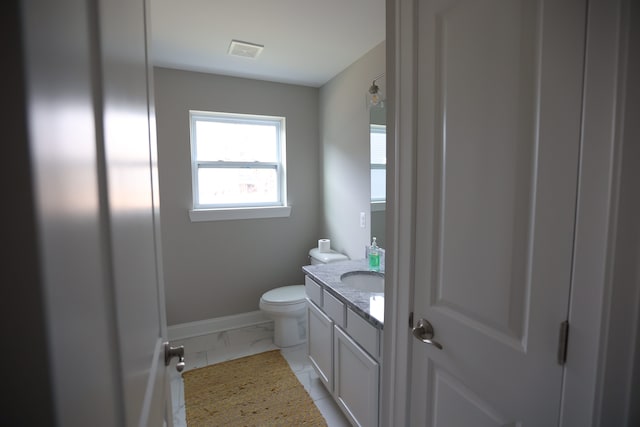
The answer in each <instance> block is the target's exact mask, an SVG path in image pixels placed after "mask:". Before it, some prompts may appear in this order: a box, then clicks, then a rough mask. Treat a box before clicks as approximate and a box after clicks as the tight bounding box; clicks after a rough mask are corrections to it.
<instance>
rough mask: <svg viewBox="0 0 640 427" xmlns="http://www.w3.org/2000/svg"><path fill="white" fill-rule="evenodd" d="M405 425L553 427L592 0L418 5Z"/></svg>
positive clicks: (489, 0) (494, 0)
mask: <svg viewBox="0 0 640 427" xmlns="http://www.w3.org/2000/svg"><path fill="white" fill-rule="evenodd" d="M417 7H418V17H417V22H418V51H417V52H418V53H417V61H418V69H417V73H418V78H417V88H418V91H417V93H418V107H417V118H418V120H417V122H418V129H417V164H418V165H419V167H418V170H417V186H416V190H417V191H416V239H417V241H416V251H415V255H416V260H415V283H414V296H415V298H414V318H415V319H416V321H417V320H418V319H420V318H424V319H426V320H428V321H429V322H430V323H431V324H432V325H433V328H434V331H435V337H434V339H435V340H437V341H438V342H440V343H441V344H442V346H443V350H438V349H437V348H436V347H435V346H431V345H428V344H425V343H423V342H420V341H418V340H413V350H412V351H413V357H412V360H413V365H412V371H413V374H412V378H413V381H412V401H411V418H412V423H411V425H428V426H447V427H456V426H466V425H474V426H475V425H488V426H491V425H523V426H527V425H531V426H538V425H554V424H555V423H557V419H558V416H559V407H560V406H559V404H560V391H561V381H562V366H560V365H559V364H558V362H557V345H558V330H559V326H560V323H561V322H562V321H563V320H564V319H566V317H567V306H568V295H569V290H570V278H571V258H572V248H573V228H574V215H575V203H576V187H577V170H578V156H579V142H580V140H579V137H580V106H581V85H582V66H583V64H582V60H583V52H584V22H585V21H584V19H585V2H584V1H582V0H576V1H567V2H545V1H537V2H536V1H520V0H484V1H473V0H466V1H465V0H463V1H447V0H445V1H424V2H418V6H417Z"/></svg>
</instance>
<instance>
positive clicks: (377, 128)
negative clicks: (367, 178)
mask: <svg viewBox="0 0 640 427" xmlns="http://www.w3.org/2000/svg"><path fill="white" fill-rule="evenodd" d="M372 133H383V134H385V135H386V134H387V126H386V125H378V124H370V125H369V134H372ZM370 169H376V170H384V172H385V176H386V173H387V164H386V163H371V164H370ZM386 194H387V189H386V187H385V197H384V198H383V199H380V198H375V199H374V198H373V196H371V205H372V210H374V211H377V210H384V209H385V205H386V202H387V197H386Z"/></svg>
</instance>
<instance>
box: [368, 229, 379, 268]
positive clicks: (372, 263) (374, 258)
mask: <svg viewBox="0 0 640 427" xmlns="http://www.w3.org/2000/svg"><path fill="white" fill-rule="evenodd" d="M369 270H371V271H380V250H379V248H378V244H377V243H376V238H375V237H374V238H373V241H372V242H371V247H369Z"/></svg>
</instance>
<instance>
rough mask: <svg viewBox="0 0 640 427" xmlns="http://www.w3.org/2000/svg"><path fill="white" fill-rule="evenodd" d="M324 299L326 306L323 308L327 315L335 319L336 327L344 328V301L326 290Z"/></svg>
mask: <svg viewBox="0 0 640 427" xmlns="http://www.w3.org/2000/svg"><path fill="white" fill-rule="evenodd" d="M322 298H323V302H324V306H323V307H322V309H323V310H324V312H325V313H327V316H329V317H330V318H331V319H333V321H334V323H335V324H336V325H338V326H340V327H343V328H344V326H345V323H346V322H345V314H344V309H345V306H344V304H343V303H342V301H340V300H339V299H338V298H336V297H334V296H333V295H331V294H330V293H329V292H327V291H326V290H325V291H323V296H322Z"/></svg>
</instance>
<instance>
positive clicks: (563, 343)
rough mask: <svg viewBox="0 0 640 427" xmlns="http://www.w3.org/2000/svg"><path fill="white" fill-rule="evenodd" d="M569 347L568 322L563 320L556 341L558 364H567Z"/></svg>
mask: <svg viewBox="0 0 640 427" xmlns="http://www.w3.org/2000/svg"><path fill="white" fill-rule="evenodd" d="M568 345H569V321H568V320H565V321H564V322H562V323H561V324H560V335H559V340H558V363H559V364H560V365H564V364H565V363H567V347H568Z"/></svg>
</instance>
